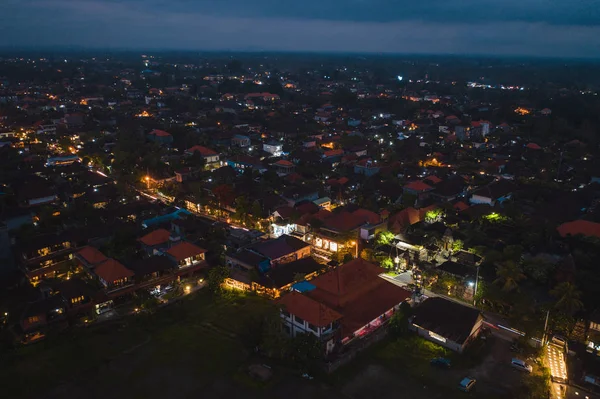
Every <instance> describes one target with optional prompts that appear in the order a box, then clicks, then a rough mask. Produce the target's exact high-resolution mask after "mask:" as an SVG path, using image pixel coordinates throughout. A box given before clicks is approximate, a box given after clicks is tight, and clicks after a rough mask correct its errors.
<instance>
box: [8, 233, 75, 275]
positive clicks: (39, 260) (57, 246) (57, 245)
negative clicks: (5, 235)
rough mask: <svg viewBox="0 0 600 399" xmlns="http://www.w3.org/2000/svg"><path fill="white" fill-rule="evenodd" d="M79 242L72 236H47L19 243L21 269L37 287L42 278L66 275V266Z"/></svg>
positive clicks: (18, 255)
mask: <svg viewBox="0 0 600 399" xmlns="http://www.w3.org/2000/svg"><path fill="white" fill-rule="evenodd" d="M77 244H78V242H77V241H76V240H74V239H73V238H72V237H71V235H70V234H68V233H66V232H63V233H60V234H45V235H40V236H36V237H32V238H29V239H27V240H25V241H23V242H18V244H17V247H16V249H15V253H16V255H17V259H18V260H19V263H20V266H21V269H22V270H23V272H24V273H25V275H26V276H27V278H28V279H29V281H30V282H31V283H32V284H33V285H36V284H38V283H39V282H40V280H41V279H42V278H45V277H57V276H59V275H60V274H61V272H62V273H63V274H64V266H65V265H66V264H67V261H68V260H69V258H70V257H71V254H72V253H73V252H75V251H76V250H77Z"/></svg>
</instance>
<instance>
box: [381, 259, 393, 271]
mask: <svg viewBox="0 0 600 399" xmlns="http://www.w3.org/2000/svg"><path fill="white" fill-rule="evenodd" d="M380 266H381V267H383V268H384V269H385V270H393V269H394V261H393V260H392V258H385V259H383V260H382V261H381V264H380Z"/></svg>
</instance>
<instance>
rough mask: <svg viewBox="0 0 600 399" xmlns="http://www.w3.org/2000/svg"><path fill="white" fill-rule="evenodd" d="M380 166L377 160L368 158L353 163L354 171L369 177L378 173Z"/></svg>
mask: <svg viewBox="0 0 600 399" xmlns="http://www.w3.org/2000/svg"><path fill="white" fill-rule="evenodd" d="M379 170H380V167H379V166H378V165H377V162H376V161H375V162H374V161H372V160H371V159H370V158H367V159H362V160H360V161H358V162H357V163H356V164H355V165H354V173H356V174H361V175H365V176H367V177H371V176H373V175H375V174H377V173H379Z"/></svg>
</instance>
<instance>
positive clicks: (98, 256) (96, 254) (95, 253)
mask: <svg viewBox="0 0 600 399" xmlns="http://www.w3.org/2000/svg"><path fill="white" fill-rule="evenodd" d="M77 255H79V256H80V257H82V258H83V259H84V260H85V261H86V262H87V263H89V264H90V265H97V264H99V263H102V262H104V261H106V260H108V258H107V257H106V256H104V254H103V253H102V252H100V251H99V250H97V249H96V248H94V247H90V246H87V247H83V248H82V249H81V250H80V251H78V252H77Z"/></svg>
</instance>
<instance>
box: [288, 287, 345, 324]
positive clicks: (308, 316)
mask: <svg viewBox="0 0 600 399" xmlns="http://www.w3.org/2000/svg"><path fill="white" fill-rule="evenodd" d="M278 303H279V304H280V305H282V307H283V308H284V309H285V310H286V311H288V312H289V313H291V314H293V315H295V316H298V317H300V318H301V319H303V320H305V321H307V322H309V323H310V324H312V325H314V326H317V327H326V326H328V325H329V324H330V323H332V322H334V321H336V320H339V319H341V318H342V315H341V314H339V313H338V312H336V311H335V310H333V309H331V308H329V307H327V306H325V305H323V304H322V303H319V302H317V301H315V300H314V299H311V298H309V297H307V296H305V295H302V294H300V293H299V292H296V291H294V292H292V293H290V294H288V295H285V296H284V297H283V298H281V299H280V300H279V301H278Z"/></svg>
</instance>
